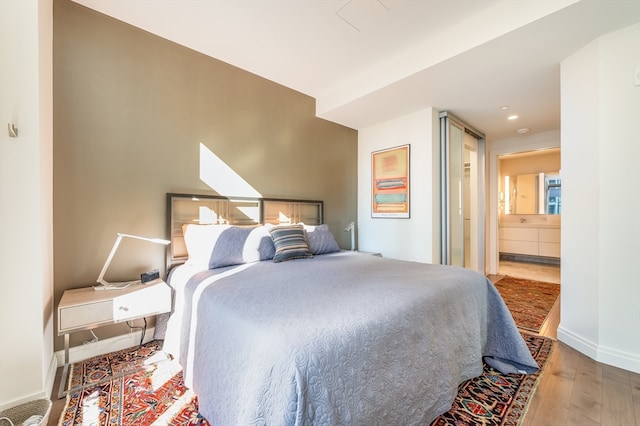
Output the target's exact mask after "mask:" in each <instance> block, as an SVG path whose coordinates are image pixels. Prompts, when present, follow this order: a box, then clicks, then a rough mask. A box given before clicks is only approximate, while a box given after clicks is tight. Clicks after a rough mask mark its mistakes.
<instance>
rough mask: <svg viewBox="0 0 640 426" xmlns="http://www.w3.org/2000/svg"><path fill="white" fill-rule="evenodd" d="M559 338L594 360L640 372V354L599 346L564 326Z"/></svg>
mask: <svg viewBox="0 0 640 426" xmlns="http://www.w3.org/2000/svg"><path fill="white" fill-rule="evenodd" d="M558 340H559V341H561V342H562V343H565V344H566V345H568V346H571V347H572V348H573V349H575V350H577V351H578V352H580V353H582V354H584V355H586V356H588V357H589V358H591V359H593V360H596V361H598V362H601V363H603V364H607V365H611V366H613V367H617V368H622V369H623V370H627V371H631V372H634V373H640V355H637V354H632V353H628V352H623V351H619V350H617V349H614V348H609V347H606V346H599V345H597V344H595V343H594V342H592V341H590V340H588V339H585V338H583V337H582V336H580V335H578V334H576V333H574V332H572V331H570V330H567V329H566V328H564V327H562V326H559V327H558Z"/></svg>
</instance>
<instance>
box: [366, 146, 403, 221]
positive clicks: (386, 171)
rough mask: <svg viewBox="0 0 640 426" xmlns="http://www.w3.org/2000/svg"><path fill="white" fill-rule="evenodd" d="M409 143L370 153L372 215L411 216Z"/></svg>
mask: <svg viewBox="0 0 640 426" xmlns="http://www.w3.org/2000/svg"><path fill="white" fill-rule="evenodd" d="M409 148H410V145H409V144H407V145H400V146H396V147H393V148H388V149H383V150H380V151H374V152H372V153H371V217H372V218H401V219H407V218H409V217H410V182H409V170H410V149H409Z"/></svg>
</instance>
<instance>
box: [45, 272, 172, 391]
mask: <svg viewBox="0 0 640 426" xmlns="http://www.w3.org/2000/svg"><path fill="white" fill-rule="evenodd" d="M169 311H171V288H170V287H169V286H168V285H167V283H165V282H164V281H162V280H161V279H157V280H154V281H150V282H148V283H145V284H141V283H137V284H132V285H130V286H129V287H127V288H124V289H122V290H102V291H96V290H94V289H93V287H86V288H78V289H73V290H67V291H65V292H64V294H63V295H62V299H60V303H59V304H58V336H64V370H63V372H62V375H63V376H62V380H61V381H60V392H59V395H63V394H64V389H63V388H64V385H65V382H66V373H67V368H68V366H69V334H70V333H74V332H76V331H83V330H91V329H94V328H97V327H102V326H105V325H109V324H116V323H120V322H125V321H131V320H135V319H138V318H145V317H150V316H153V315H157V314H162V313H165V312H169Z"/></svg>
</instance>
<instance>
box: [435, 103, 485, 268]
mask: <svg viewBox="0 0 640 426" xmlns="http://www.w3.org/2000/svg"><path fill="white" fill-rule="evenodd" d="M440 153H441V158H440V160H441V163H440V166H441V179H440V181H441V206H442V211H441V244H440V259H441V263H442V264H445V265H454V266H460V267H464V268H468V269H473V270H476V271H478V272H480V273H482V274H484V273H485V255H484V245H485V243H484V241H485V240H484V238H485V220H484V214H483V212H484V209H485V206H484V199H485V195H484V194H485V178H484V175H485V167H484V158H485V156H484V135H483V134H482V133H480V132H478V131H476V130H475V129H473V128H471V127H470V126H468V125H466V124H465V123H464V122H463V121H461V120H459V119H458V118H456V117H455V116H453V115H451V114H450V113H448V112H441V113H440Z"/></svg>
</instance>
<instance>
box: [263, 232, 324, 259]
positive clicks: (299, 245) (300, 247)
mask: <svg viewBox="0 0 640 426" xmlns="http://www.w3.org/2000/svg"><path fill="white" fill-rule="evenodd" d="M269 232H270V233H271V239H272V240H273V245H274V246H275V247H276V254H275V256H273V261H274V262H284V261H285V260H292V259H304V258H308V257H313V255H312V254H311V252H310V251H309V245H308V244H307V239H306V238H305V236H304V228H303V226H302V225H279V226H274V227H273V228H271V229H269Z"/></svg>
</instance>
